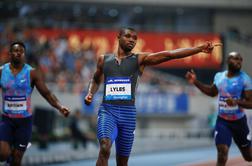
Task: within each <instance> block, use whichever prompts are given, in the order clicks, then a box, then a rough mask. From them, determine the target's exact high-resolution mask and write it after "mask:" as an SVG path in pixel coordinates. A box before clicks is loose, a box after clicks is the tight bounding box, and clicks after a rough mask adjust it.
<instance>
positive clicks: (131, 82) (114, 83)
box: [103, 54, 140, 105]
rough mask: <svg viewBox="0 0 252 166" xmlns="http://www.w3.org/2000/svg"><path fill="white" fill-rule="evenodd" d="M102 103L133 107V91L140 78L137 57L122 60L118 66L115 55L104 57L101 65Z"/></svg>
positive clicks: (134, 55) (132, 56)
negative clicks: (102, 77) (102, 80)
mask: <svg viewBox="0 0 252 166" xmlns="http://www.w3.org/2000/svg"><path fill="white" fill-rule="evenodd" d="M103 73H104V95H103V103H107V104H116V105H134V104H135V91H136V87H137V81H138V77H139V76H140V71H139V64H138V55H136V54H133V55H131V56H129V57H126V58H123V59H122V60H121V63H120V64H118V63H117V60H116V59H115V55H105V56H104V64H103Z"/></svg>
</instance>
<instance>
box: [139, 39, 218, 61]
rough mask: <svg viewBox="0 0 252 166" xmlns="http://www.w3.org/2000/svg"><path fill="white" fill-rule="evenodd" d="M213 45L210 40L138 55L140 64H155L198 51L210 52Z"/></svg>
mask: <svg viewBox="0 0 252 166" xmlns="http://www.w3.org/2000/svg"><path fill="white" fill-rule="evenodd" d="M213 48H214V46H213V45H212V43H211V42H206V43H205V44H203V45H200V46H197V47H191V48H180V49H176V50H171V51H161V52H156V53H149V54H143V55H141V54H140V55H141V57H140V62H139V63H140V65H144V66H147V65H157V64H160V63H162V62H166V61H169V60H172V59H180V58H185V57H188V56H191V55H194V54H197V53H200V52H204V53H211V52H212V50H213Z"/></svg>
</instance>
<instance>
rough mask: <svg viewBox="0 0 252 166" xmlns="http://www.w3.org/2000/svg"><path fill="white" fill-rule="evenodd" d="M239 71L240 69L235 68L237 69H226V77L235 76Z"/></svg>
mask: <svg viewBox="0 0 252 166" xmlns="http://www.w3.org/2000/svg"><path fill="white" fill-rule="evenodd" d="M239 73H240V70H237V71H232V70H228V73H227V77H229V78H230V77H235V76H237V75H238V74H239Z"/></svg>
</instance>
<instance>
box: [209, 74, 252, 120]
mask: <svg viewBox="0 0 252 166" xmlns="http://www.w3.org/2000/svg"><path fill="white" fill-rule="evenodd" d="M214 84H215V85H216V87H217V88H218V92H219V96H218V97H219V99H218V105H219V107H218V108H219V110H218V115H219V116H220V117H222V118H223V119H226V120H237V119H241V118H242V117H243V116H244V115H245V113H244V110H243V109H242V108H241V107H239V106H238V105H236V106H228V105H227V103H226V102H225V100H226V99H227V98H230V97H232V98H233V99H240V98H241V97H242V93H243V91H245V90H251V89H252V83H251V79H250V78H249V76H248V75H247V74H246V73H245V72H242V71H241V72H240V74H238V75H237V76H235V77H232V78H228V77H227V71H223V72H219V73H217V74H216V75H215V78H214Z"/></svg>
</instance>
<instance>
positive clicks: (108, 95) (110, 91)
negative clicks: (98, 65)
mask: <svg viewBox="0 0 252 166" xmlns="http://www.w3.org/2000/svg"><path fill="white" fill-rule="evenodd" d="M131 98H132V97H131V80H130V78H128V77H109V78H107V80H106V82H105V100H131Z"/></svg>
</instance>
